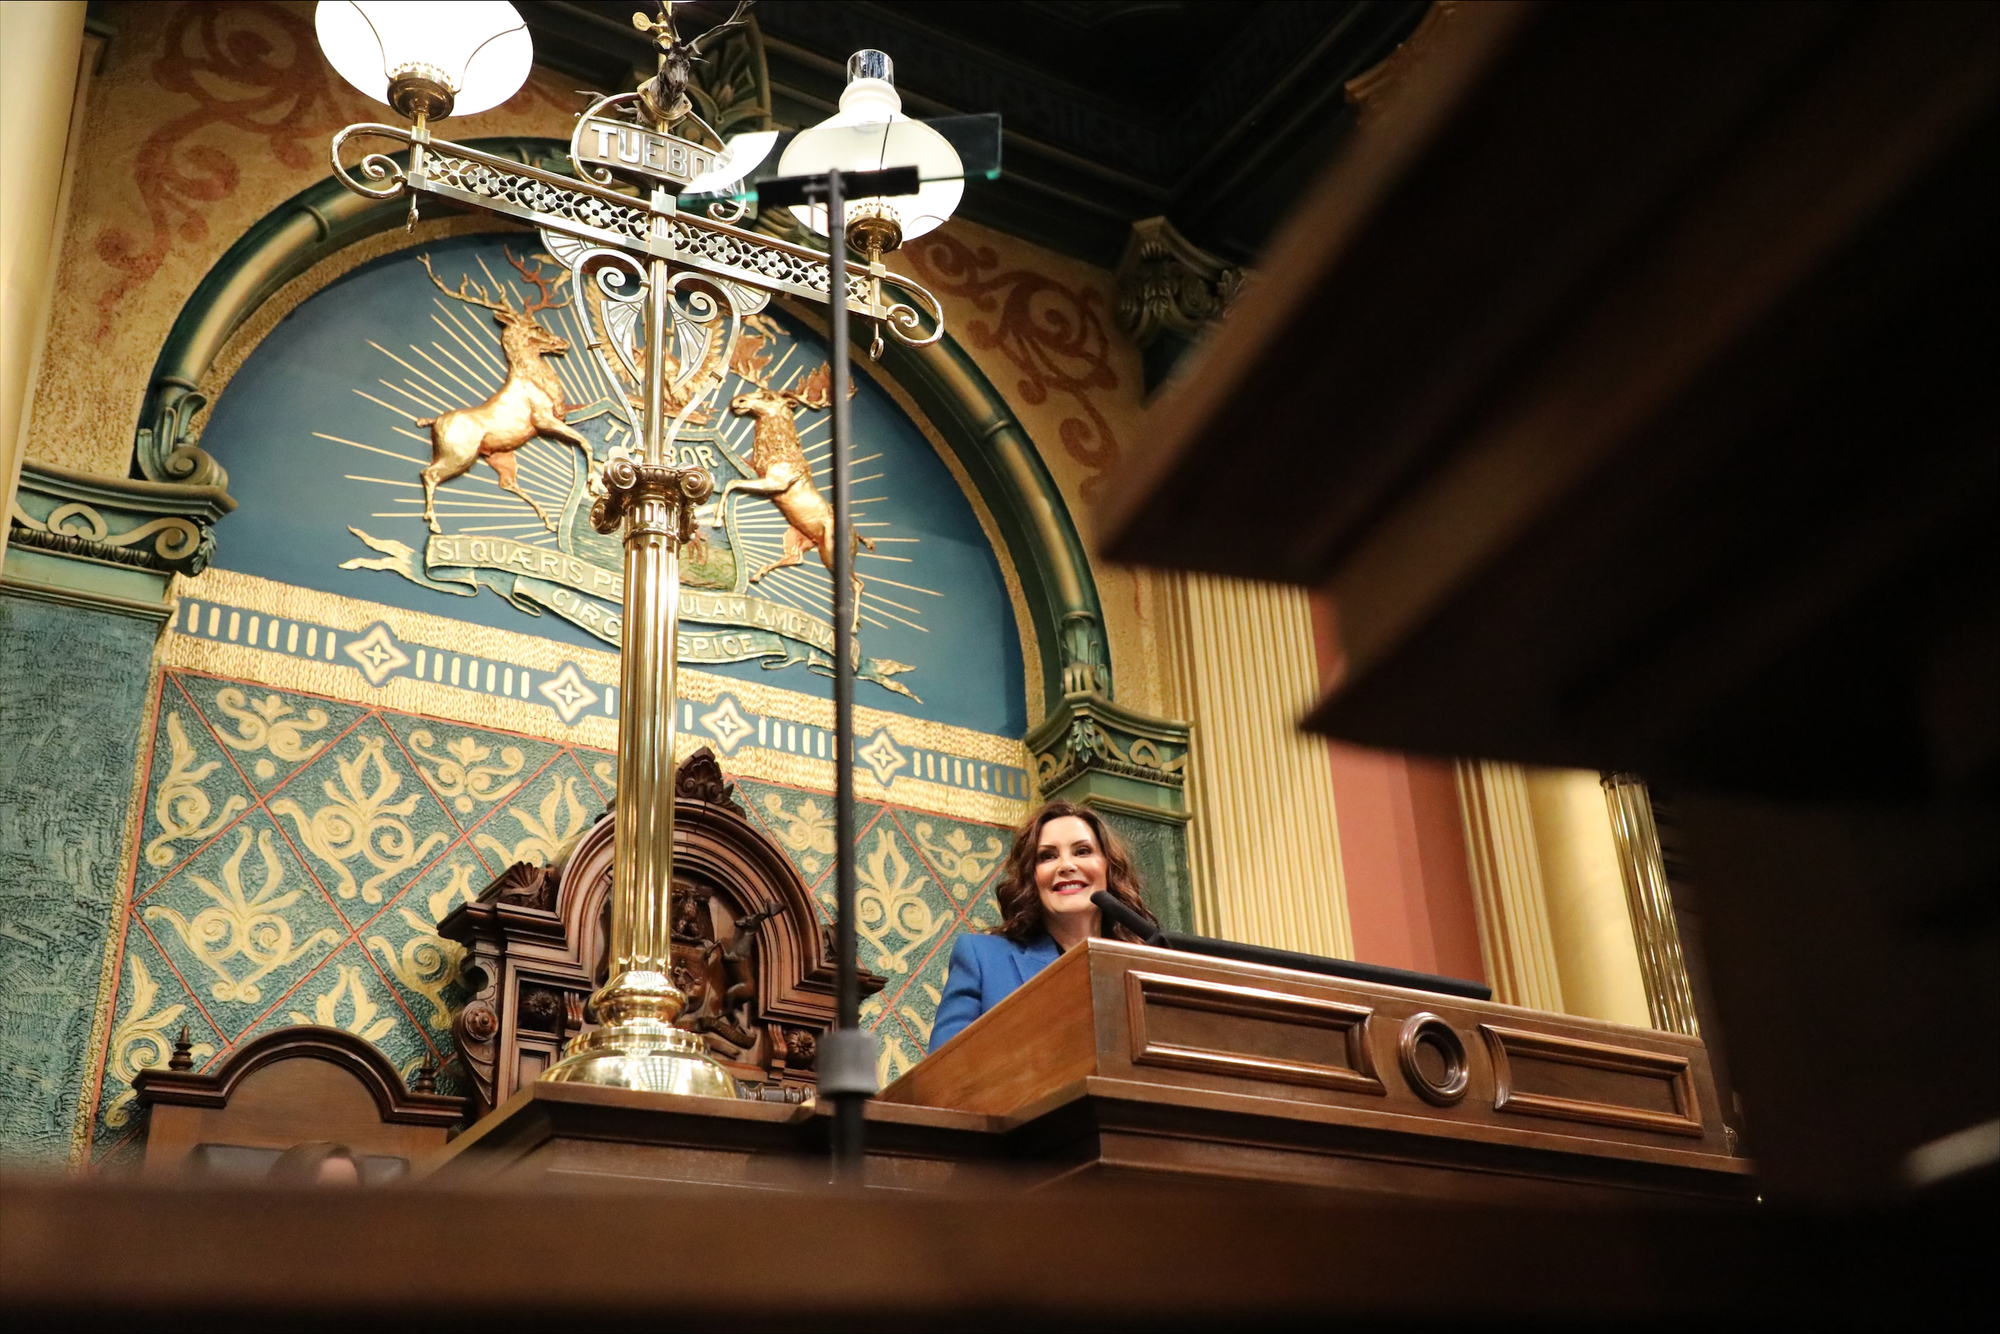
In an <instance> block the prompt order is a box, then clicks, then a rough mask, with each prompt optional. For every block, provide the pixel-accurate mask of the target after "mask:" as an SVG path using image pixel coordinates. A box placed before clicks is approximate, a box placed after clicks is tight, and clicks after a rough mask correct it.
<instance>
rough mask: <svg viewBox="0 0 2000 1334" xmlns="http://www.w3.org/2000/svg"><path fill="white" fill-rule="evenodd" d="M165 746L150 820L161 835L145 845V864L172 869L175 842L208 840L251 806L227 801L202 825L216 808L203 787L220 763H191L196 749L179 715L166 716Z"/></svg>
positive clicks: (243, 801) (238, 799)
mask: <svg viewBox="0 0 2000 1334" xmlns="http://www.w3.org/2000/svg"><path fill="white" fill-rule="evenodd" d="M167 746H168V751H167V776H166V778H165V779H164V780H163V781H162V782H161V783H160V794H159V796H157V797H156V798H154V800H153V818H154V819H156V820H158V821H159V822H160V835H159V837H158V838H155V839H154V840H153V841H152V842H150V843H148V844H147V845H146V860H147V861H148V862H149V863H151V864H152V865H154V866H172V865H173V864H174V848H173V845H174V843H175V842H176V841H177V840H180V839H184V838H186V839H203V838H207V837H209V836H210V835H211V834H213V833H215V832H216V830H218V829H220V828H222V826H224V825H226V824H228V823H229V820H230V817H231V816H233V815H235V814H236V813H237V812H238V811H240V810H242V809H243V808H244V807H245V806H248V805H249V804H250V803H249V801H247V800H246V799H245V798H243V797H242V796H233V797H230V798H229V799H228V800H226V801H224V802H223V803H222V812H221V813H220V814H219V815H217V816H216V817H215V819H214V820H213V821H210V822H209V823H207V824H203V823H202V822H203V821H204V820H208V815H209V812H210V811H211V810H213V809H214V807H215V803H214V801H213V800H212V799H211V798H210V797H209V795H208V791H207V789H206V788H205V787H204V786H203V785H204V784H205V783H206V782H207V781H208V776H209V775H210V774H212V773H214V772H215V771H216V770H217V769H219V768H221V767H222V761H221V760H210V761H209V762H208V763H206V764H196V763H195V762H194V761H195V749H194V746H193V745H192V744H190V743H189V741H188V739H187V730H186V729H185V728H183V727H182V726H181V716H180V714H178V713H169V714H168V715H167Z"/></svg>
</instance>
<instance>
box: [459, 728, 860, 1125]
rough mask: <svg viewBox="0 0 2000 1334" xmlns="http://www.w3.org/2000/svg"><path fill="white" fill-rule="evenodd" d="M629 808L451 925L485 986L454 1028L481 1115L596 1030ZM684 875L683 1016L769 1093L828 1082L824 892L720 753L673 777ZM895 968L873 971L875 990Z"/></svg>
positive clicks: (687, 1029) (674, 969)
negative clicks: (796, 864) (769, 833)
mask: <svg viewBox="0 0 2000 1334" xmlns="http://www.w3.org/2000/svg"><path fill="white" fill-rule="evenodd" d="M617 823H618V822H617V818H616V817H615V816H614V815H611V814H609V813H607V814H606V815H605V816H604V818H602V819H600V820H599V821H598V822H597V823H596V825H594V826H593V827H592V828H591V829H590V830H589V831H588V832H587V833H585V834H584V835H583V837H582V838H580V839H579V840H578V841H577V842H576V843H575V844H573V845H572V846H571V847H570V848H569V849H568V850H567V851H565V852H563V853H561V854H559V855H558V857H557V859H556V861H555V862H554V863H553V864H551V865H549V866H547V867H539V866H530V865H527V864H525V863H523V864H517V865H515V866H513V867H511V868H509V869H508V870H507V871H506V872H505V873H503V874H502V875H500V876H499V877H498V878H496V879H495V880H494V881H493V882H492V883H491V884H489V885H488V886H487V887H486V888H485V890H483V891H482V892H481V893H480V895H479V897H478V899H477V900H476V901H474V902H472V903H467V904H462V905H461V906H460V907H459V908H458V909H457V910H456V911H455V912H453V913H452V914H451V915H450V916H448V917H446V918H445V920H444V922H443V923H442V924H441V925H440V926H439V928H438V930H439V932H440V934H442V935H443V936H445V937H446V938H447V939H449V940H455V941H458V942H459V943H460V944H462V945H464V946H465V947H466V958H465V962H464V964H463V972H464V976H465V980H466V985H467V986H468V987H469V988H470V989H471V991H472V993H473V994H472V997H471V999H470V1000H468V1001H467V1003H466V1005H465V1007H464V1008H463V1009H462V1010H460V1011H459V1014H458V1016H457V1018H456V1019H455V1020H454V1022H453V1027H452V1036H453V1039H454V1041H455V1042H456V1044H457V1046H458V1051H459V1054H460V1056H461V1057H462V1059H463V1060H464V1063H465V1066H466V1069H467V1071H468V1073H469V1074H470V1075H471V1078H472V1085H473V1102H474V1107H475V1115H484V1114H485V1113H487V1112H489V1111H491V1110H492V1109H493V1108H495V1107H497V1106H499V1105H501V1104H502V1103H504V1102H506V1101H507V1099H508V1098H509V1097H511V1096H512V1095H513V1094H514V1092H515V1091H516V1090H518V1089H519V1088H521V1087H522V1086H523V1085H526V1084H529V1083H532V1082H534V1080H536V1079H537V1078H538V1077H539V1076H540V1075H541V1074H542V1073H543V1072H544V1071H545V1070H547V1069H549V1068H550V1066H551V1065H552V1064H554V1062H555V1060H556V1059H557V1056H558V1054H559V1052H560V1051H561V1049H562V1047H563V1044H564V1042H565V1041H566V1040H567V1039H570V1038H573V1037H578V1036H582V1035H585V1034H588V1033H590V1032H592V1031H594V1030H595V1029H596V1027H597V1016H596V1015H595V1014H594V1013H593V1012H592V1011H591V1010H590V1008H589V1006H588V1004H587V998H588V997H589V996H590V995H591V993H592V991H593V989H594V988H596V987H598V986H601V985H602V984H603V983H604V981H605V975H606V971H607V960H608V952H607V949H606V941H607V938H608V935H609V922H608V917H609V909H610V903H611V890H612V867H613V860H614V858H613V852H614V848H615V843H616V838H617ZM672 837H673V841H674V861H673V866H674V881H673V894H672V899H671V905H672V906H671V909H670V914H671V915H670V919H669V922H668V924H667V927H666V930H665V933H664V935H665V938H666V942H667V945H668V948H667V950H666V951H665V956H666V958H667V961H668V969H667V975H668V976H669V977H670V978H671V979H672V981H673V984H674V986H675V988H676V989H677V990H679V991H680V992H681V993H682V994H683V995H684V996H685V997H686V1003H685V1006H684V1007H683V1008H682V1009H681V1010H680V1011H679V1013H678V1014H677V1015H676V1016H675V1017H674V1019H673V1020H672V1023H673V1026H674V1027H675V1028H676V1029H677V1030H678V1031H680V1032H682V1033H685V1034H687V1035H689V1037H690V1038H692V1039H694V1040H695V1041H697V1042H700V1043H703V1044H705V1047H706V1051H707V1055H708V1056H709V1058H710V1059H712V1060H714V1061H715V1062H716V1063H717V1064H718V1065H719V1066H720V1067H721V1068H722V1069H723V1070H725V1071H727V1072H728V1073H729V1074H730V1075H731V1076H732V1077H733V1078H735V1079H736V1080H737V1081H738V1082H739V1083H740V1084H742V1085H743V1086H744V1087H745V1089H746V1091H753V1090H754V1091H760V1092H762V1093H763V1095H764V1096H766V1097H773V1098H786V1099H791V1098H799V1097H803V1096H805V1095H806V1094H807V1093H809V1092H810V1091H812V1090H813V1089H814V1088H815V1086H816V1084H817V1078H818V1077H817V1075H816V1073H815V1069H814V1066H815V1058H816V1056H817V1053H818V1047H819V1038H820V1035H821V1034H822V1033H823V1032H825V1031H826V1029H827V1028H829V1027H830V1026H831V1025H832V1023H833V1019H834V961H833V951H832V950H831V948H830V947H829V945H828V942H827V940H826V933H825V931H824V929H823V928H822V926H821V925H820V922H819V918H818V916H817V914H816V913H815V912H814V909H813V903H812V895H811V891H810V890H809V889H808V888H807V887H806V884H805V881H804V880H802V879H801V878H800V877H799V874H798V872H797V871H796V870H794V869H793V867H792V864H791V862H790V861H789V860H787V859H786V857H785V855H784V853H783V852H782V851H780V850H779V848H778V847H777V845H776V844H774V843H773V842H772V841H771V840H770V839H769V838H768V837H766V836H765V835H764V834H763V833H762V832H761V831H760V830H758V829H757V828H756V826H755V825H753V824H752V823H751V822H750V820H749V819H748V817H746V816H745V815H744V813H743V811H742V810H741V809H740V808H739V807H738V806H737V804H736V800H735V789H734V785H733V784H730V783H729V782H727V781H726V780H725V779H724V777H723V774H722V769H721V767H720V765H719V764H718V763H717V762H716V758H715V755H714V752H712V751H710V750H709V749H708V748H707V747H703V748H702V749H700V750H698V751H696V752H695V753H694V754H693V755H692V756H690V757H689V758H688V759H687V761H686V762H685V763H684V764H682V765H681V767H680V770H679V772H678V774H677V775H676V777H675V781H674V799H673V826H672ZM882 985H883V980H882V979H881V978H879V977H875V976H873V975H870V974H866V973H864V974H863V975H862V990H863V992H864V993H873V992H876V991H879V990H881V988H882Z"/></svg>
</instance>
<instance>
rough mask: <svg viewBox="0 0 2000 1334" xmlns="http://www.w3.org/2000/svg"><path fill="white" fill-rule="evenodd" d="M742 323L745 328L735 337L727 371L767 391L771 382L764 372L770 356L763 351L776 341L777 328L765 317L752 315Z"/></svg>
mask: <svg viewBox="0 0 2000 1334" xmlns="http://www.w3.org/2000/svg"><path fill="white" fill-rule="evenodd" d="M743 323H744V325H745V326H746V327H745V328H744V331H743V332H742V333H741V334H739V335H737V338H736V349H735V351H734V352H732V353H731V354H730V357H729V369H730V370H731V371H734V372H735V373H736V374H737V375H740V376H742V377H743V378H744V379H746V380H748V381H749V382H750V383H751V384H754V385H756V386H757V387H758V388H759V389H769V388H770V387H771V381H770V380H769V378H768V377H767V376H766V375H765V372H766V371H767V370H768V369H769V368H770V365H771V354H770V353H768V352H765V351H764V349H765V348H766V347H767V346H769V345H770V344H771V343H772V342H774V341H776V339H777V332H778V331H777V328H776V326H774V325H772V324H771V322H770V317H768V316H765V315H752V316H750V317H749V318H747V319H745V320H744V321H743ZM753 331H754V332H753ZM760 353H762V355H761V356H760V355H759V354H760Z"/></svg>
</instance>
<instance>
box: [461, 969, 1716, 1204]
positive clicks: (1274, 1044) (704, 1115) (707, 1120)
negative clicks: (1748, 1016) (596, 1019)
mask: <svg viewBox="0 0 2000 1334" xmlns="http://www.w3.org/2000/svg"><path fill="white" fill-rule="evenodd" d="M1719 1112H1720V1109H1719V1108H1718V1107H1717V1105H1716V1096H1715V1084H1714V1080H1713V1079H1712V1077H1711V1076H1710V1072H1709V1067H1708V1056H1707V1053H1706V1052H1705V1051H1704V1050H1703V1048H1702V1045H1701V1043H1700V1042H1699V1041H1697V1040H1695V1039H1692V1038H1685V1037H1681V1036H1679V1035H1677V1034H1672V1033H1662V1032H1656V1031H1653V1030H1648V1029H1634V1028H1626V1027H1623V1026H1621V1025H1617V1024H1607V1023H1601V1022H1598V1021H1595V1020H1587V1019H1576V1018H1570V1017H1566V1016H1561V1015H1547V1014H1538V1013H1535V1012H1533V1011H1528V1010H1520V1009H1515V1008H1513V1007H1511V1006H1505V1005H1496V1004H1492V1003H1490V1002H1483V1001H1472V1000H1463V999H1460V998H1457V997H1451V996H1443V995H1435V994H1429V993H1424V992H1417V991H1410V990H1405V989H1403V988H1400V987H1391V986H1383V985H1379V984H1376V983H1369V982H1358V981H1345V980H1339V979H1333V978H1327V977H1323V976H1318V975H1315V974H1310V973H1303V972H1297V971H1294V970H1291V969H1285V968H1271V967H1264V966H1260V965H1256V964H1246V963H1237V962H1233V961H1230V960H1225V959H1216V958H1208V957H1201V956H1195V955H1190V954H1184V953H1181V952H1178V951H1170V950H1160V949H1153V948H1151V947H1149V946H1144V945H1130V944H1124V943H1120V942H1116V941H1108V940H1094V941H1090V942H1088V943H1087V944H1086V945H1085V946H1084V947H1083V948H1080V949H1077V950H1073V951H1071V952H1070V953H1068V954H1066V955H1064V956H1063V957H1062V958H1060V959H1058V960H1057V961H1056V962H1055V963H1053V964H1051V965H1050V966H1049V967H1048V968H1047V969H1045V970H1044V971H1043V972H1041V973H1040V974H1038V975H1037V976H1036V977H1035V978H1033V979H1032V980H1031V981H1030V982H1029V983H1028V984H1027V985H1026V986H1024V987H1023V988H1021V990H1020V991H1018V992H1016V993H1015V994H1014V995H1013V996H1011V997H1009V998H1008V999H1007V1000H1006V1001H1005V1002H1003V1003H1002V1004H1001V1005H999V1006H997V1007H996V1008H995V1009H994V1010H993V1011H992V1012H991V1013H989V1014H987V1015H985V1016H983V1017H982V1018H981V1019H980V1020H979V1021H978V1022H976V1023H974V1024H973V1025H972V1026H971V1027H970V1028H968V1029H966V1031H965V1032H963V1033H961V1034H959V1035H958V1036H957V1037H956V1038H954V1039H953V1040H952V1041H951V1042H949V1043H947V1044H946V1045H945V1046H944V1047H943V1048H941V1049H940V1050H939V1051H938V1052H936V1053H934V1054H933V1055H932V1056H931V1057H930V1058H929V1059H927V1060H925V1061H924V1062H923V1063H922V1064H920V1065H918V1066H917V1067H916V1068H915V1069H913V1070H912V1071H910V1072H909V1073H908V1074H906V1075H904V1076H903V1077H902V1078H901V1079H899V1080H897V1081H896V1082H895V1083H893V1084H891V1085H890V1086H889V1087H888V1088H886V1089H884V1090H883V1092H882V1094H881V1095H880V1096H879V1097H878V1098H877V1099H875V1100H874V1101H873V1102H872V1103H870V1104H869V1107H868V1118H869V1135H868V1151H869V1163H868V1171H867V1180H868V1182H869V1184H871V1185H875V1186H882V1187H891V1188H896V1189H903V1190H920V1191H941V1190H963V1189H966V1188H967V1187H968V1186H980V1187H983V1188H987V1189H995V1190H999V1189H1005V1190H1034V1189H1044V1188H1047V1187H1049V1186H1052V1185H1054V1184H1057V1183H1061V1182H1072V1183H1074V1182H1078V1181H1082V1180H1101V1181H1107V1182H1133V1181H1147V1182H1152V1183H1155V1184H1162V1183H1167V1184H1171V1183H1177V1182H1178V1183H1185V1182H1189V1181H1196V1180H1209V1181H1213V1180H1231V1181H1236V1182H1239V1183H1244V1184H1270V1185H1284V1186H1290V1187H1294V1188H1307V1189H1311V1190H1314V1191H1316V1192H1320V1193H1324V1194H1326V1195H1328V1196H1329V1197H1330V1198H1356V1199H1359V1198H1367V1197H1372V1198H1376V1199H1380V1198H1383V1197H1385V1196H1405V1197H1412V1198H1432V1199H1449V1200H1467V1201H1482V1202H1486V1203H1494V1204H1500V1203H1506V1204H1529V1203H1536V1204H1560V1203H1570V1204H1582V1203H1590V1204H1595V1205H1600V1206H1603V1205H1611V1204H1620V1203H1622V1204H1627V1205H1639V1204H1643V1203H1659V1202H1664V1201H1668V1200H1674V1199H1678V1200H1682V1201H1686V1200H1690V1199H1707V1200H1716V1201H1727V1200H1747V1199H1748V1198H1749V1195H1750V1193H1751V1192H1750V1172H1751V1166H1750V1164H1749V1162H1747V1161H1746V1160H1744V1159H1742V1158H1739V1157H1735V1156H1734V1155H1733V1152H1732V1146H1731V1145H1730V1143H1729V1140H1728V1132H1727V1131H1726V1130H1725V1128H1724V1126H1723V1124H1722V1119H1721V1116H1720V1115H1719ZM825 1121H826V1117H825V1116H824V1115H823V1114H821V1113H820V1112H819V1110H818V1109H816V1108H810V1107H786V1106H772V1105H768V1104H764V1103H756V1102H749V1101H744V1102H740V1103H717V1102H715V1101H713V1100H705V1099H698V1098H673V1097H665V1096H661V1095H647V1094H637V1093H629V1092H624V1091H621V1090H612V1089H581V1088H575V1087H572V1086H569V1085H537V1086H534V1087H532V1088H529V1089H525V1090H523V1091H522V1092H520V1093H518V1094H517V1095H516V1096H515V1098H514V1099H513V1101H511V1102H510V1103H509V1104H508V1105H507V1106H505V1107H503V1108H502V1109H501V1110H500V1111H499V1112H498V1113H497V1114H495V1115H493V1116H490V1117H488V1118H487V1119H485V1120H483V1121H481V1122H480V1123H479V1124H478V1125H476V1126H474V1127H473V1128H472V1129H471V1130H469V1131H468V1132H467V1133H466V1134H464V1135H463V1136H461V1137H460V1138H459V1139H458V1140H456V1141H454V1142H453V1144H452V1145H451V1146H450V1148H449V1149H448V1150H447V1151H446V1152H445V1154H444V1155H443V1157H442V1158H441V1159H440V1160H439V1163H438V1166H437V1167H436V1169H435V1171H434V1173H433V1175H432V1180H433V1182H434V1183H435V1184H437V1185H440V1186H452V1185H471V1184H475V1183H477V1184H480V1185H483V1186H491V1185H496V1184H509V1185H516V1186H529V1185H539V1184H546V1183H548V1182H550V1181H553V1180H575V1179H577V1178H579V1177H589V1178H591V1179H596V1180H600V1181H605V1180H619V1181H623V1182H626V1183H629V1184H633V1185H638V1184H641V1183H648V1182H650V1183H654V1184H655V1185H666V1184H669V1183H688V1182H706V1183H712V1184H733V1185H746V1184H756V1185H761V1186H766V1187H800V1186H809V1185H811V1184H813V1183H814V1182H815V1181H817V1180H823V1178H824V1175H825V1165H824V1153H825V1146H826V1143H827V1139H826V1126H825Z"/></svg>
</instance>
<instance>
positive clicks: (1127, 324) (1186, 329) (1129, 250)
mask: <svg viewBox="0 0 2000 1334" xmlns="http://www.w3.org/2000/svg"><path fill="white" fill-rule="evenodd" d="M1244 278H1245V275H1244V272H1243V270H1242V269H1240V268H1238V267H1237V266H1235V265H1233V264H1230V263H1229V262H1227V261H1226V260H1223V259H1221V258H1219V257H1218V256H1215V255H1211V254H1209V253H1208V252H1207V251H1206V250H1203V249H1202V248H1201V247H1200V246H1197V245H1195V244H1194V243H1193V242H1192V241H1190V240H1188V239H1187V238H1186V237H1185V236H1182V235H1181V234H1180V232H1179V231H1178V230H1177V229H1176V228H1175V227H1174V225H1173V223H1171V222H1169V221H1167V220H1166V219H1165V218H1145V219H1143V220H1141V221H1139V222H1135V223H1133V224H1132V235H1131V236H1130V237H1129V238H1128V239H1127V240H1126V242H1125V254H1124V257H1123V258H1122V259H1120V260H1119V261H1118V272H1117V282H1118V325H1119V327H1120V328H1122V329H1124V330H1125V332H1126V333H1127V334H1128V335H1130V336H1131V339H1132V341H1133V342H1134V343H1136V344H1137V345H1138V346H1139V348H1140V349H1141V350H1144V349H1146V348H1149V347H1151V346H1152V345H1153V344H1154V343H1155V342H1157V341H1158V340H1159V339H1160V337H1161V336H1162V335H1175V336H1177V337H1179V338H1180V339H1182V340H1185V341H1190V342H1191V341H1193V340H1194V339H1195V338H1197V337H1199V336H1200V335H1201V333H1202V331H1203V330H1204V329H1205V328H1207V327H1208V325H1209V324H1210V323H1211V322H1213V321H1214V320H1215V319H1217V318H1218V317H1219V316H1220V315H1221V314H1222V312H1223V311H1225V310H1227V309H1228V308H1229V305H1230V303H1231V302H1232V301H1234V300H1235V299H1236V296H1237V293H1239V292H1240V291H1241V290H1242V288H1243V283H1244Z"/></svg>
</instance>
